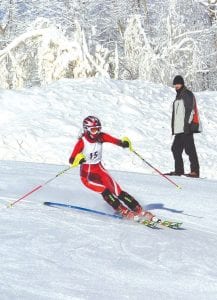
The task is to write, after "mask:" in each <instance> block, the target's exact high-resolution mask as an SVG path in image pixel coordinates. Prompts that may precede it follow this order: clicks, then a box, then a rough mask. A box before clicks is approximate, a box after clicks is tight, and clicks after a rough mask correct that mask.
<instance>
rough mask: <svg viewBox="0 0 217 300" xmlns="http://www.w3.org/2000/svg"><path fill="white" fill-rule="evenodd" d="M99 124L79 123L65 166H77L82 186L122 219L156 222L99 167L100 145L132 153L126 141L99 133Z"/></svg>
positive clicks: (90, 120) (92, 120)
mask: <svg viewBox="0 0 217 300" xmlns="http://www.w3.org/2000/svg"><path fill="white" fill-rule="evenodd" d="M101 128H102V127H101V122H100V120H99V119H98V118H97V117H94V116H88V117H86V118H85V119H84V120H83V133H82V135H81V136H80V137H79V139H78V142H77V143H76V145H75V147H74V150H73V152H72V154H71V156H70V159H69V163H70V164H72V166H73V167H75V166H78V165H80V176H81V181H82V183H83V184H84V185H85V186H86V187H87V188H89V189H91V190H93V191H95V192H98V193H100V194H101V195H102V197H103V199H104V200H105V201H106V202H107V203H108V204H109V205H111V206H112V207H113V208H114V209H115V210H116V211H117V212H118V213H120V214H121V215H122V216H123V217H124V218H127V219H134V220H138V218H143V219H144V218H145V219H147V220H150V221H154V222H157V221H158V218H157V217H155V216H154V215H153V214H152V213H151V212H148V211H145V210H143V208H142V206H141V205H140V204H139V203H138V201H136V200H135V199H134V197H132V196H131V195H130V194H128V193H127V192H126V191H123V190H122V189H121V187H120V185H119V184H118V183H117V182H116V181H115V180H114V179H113V178H112V177H111V176H110V174H109V173H108V172H107V170H106V169H105V168H104V167H103V166H102V163H101V158H102V144H103V143H106V142H107V143H112V144H115V145H117V146H121V147H123V148H129V149H130V150H131V149H132V144H131V141H130V140H129V138H127V137H124V138H122V139H117V138H115V137H112V136H110V135H109V134H107V133H104V132H101Z"/></svg>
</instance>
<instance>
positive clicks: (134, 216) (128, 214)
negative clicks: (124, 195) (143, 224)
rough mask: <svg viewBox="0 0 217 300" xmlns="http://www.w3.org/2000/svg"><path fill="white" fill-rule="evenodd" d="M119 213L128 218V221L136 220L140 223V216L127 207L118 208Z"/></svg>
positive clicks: (121, 205) (120, 206)
mask: <svg viewBox="0 0 217 300" xmlns="http://www.w3.org/2000/svg"><path fill="white" fill-rule="evenodd" d="M117 212H118V213H119V214H120V215H122V217H123V218H126V219H128V220H134V221H139V216H138V214H137V213H136V212H135V211H132V210H129V209H128V208H127V207H126V206H124V205H123V204H120V205H119V206H118V208H117Z"/></svg>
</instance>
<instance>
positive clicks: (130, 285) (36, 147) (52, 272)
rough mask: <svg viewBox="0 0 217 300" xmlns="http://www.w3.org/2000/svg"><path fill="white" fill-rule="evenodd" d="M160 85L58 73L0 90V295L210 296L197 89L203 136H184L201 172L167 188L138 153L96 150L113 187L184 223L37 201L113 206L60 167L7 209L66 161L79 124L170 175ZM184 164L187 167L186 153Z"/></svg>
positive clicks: (210, 227) (207, 195)
mask: <svg viewBox="0 0 217 300" xmlns="http://www.w3.org/2000/svg"><path fill="white" fill-rule="evenodd" d="M174 95H175V94H174V91H173V90H172V88H170V87H166V86H163V85H157V84H153V83H150V82H144V81H129V82H127V81H123V82H119V81H112V80H107V79H100V78H99V79H89V80H74V81H73V80H61V81H59V82H56V83H53V84H51V85H49V86H48V87H44V88H34V89H29V90H27V89H26V90H19V91H9V90H1V91H0V103H1V105H0V111H1V119H0V127H1V137H0V149H1V151H0V159H1V161H0V173H1V180H0V199H1V202H0V214H1V218H0V242H1V247H0V266H1V271H0V295H1V296H0V299H3V300H7V299H22V300H23V299H24V300H25V299H31V300H32V299H33V300H34V299H37V300H38V299H40V300H41V299H61V300H67V299H70V300H71V299H94V300H95V299H136V300H137V299H145V298H146V299H160V300H162V299H163V300H164V299H167V300H168V299H197V300H198V299H201V300H202V299H208V300H209V299H210V300H212V299H216V294H217V282H216V277H217V252H216V245H217V230H216V227H217V219H216V211H217V196H216V178H217V171H216V160H217V157H216V156H217V155H216V146H217V141H216V138H215V137H216V120H215V118H216V115H217V112H216V101H217V92H209V91H206V92H203V93H197V94H196V97H197V100H198V106H199V111H200V115H201V119H202V122H203V128H204V132H203V133H202V134H198V135H195V141H196V145H197V150H198V155H199V160H200V164H201V176H202V177H206V179H189V178H172V179H173V180H174V181H175V182H176V183H177V184H179V185H181V186H182V189H181V190H180V189H177V188H175V187H174V186H173V185H172V184H170V183H169V182H168V181H167V180H165V179H164V178H162V177H161V176H160V175H158V174H156V172H154V171H153V170H152V169H150V167H148V166H147V165H145V164H144V163H142V162H141V161H140V160H139V159H138V158H137V157H134V156H133V154H131V153H129V151H128V150H127V149H122V148H120V147H116V146H114V145H105V146H104V150H105V151H104V165H105V166H106V168H107V169H109V172H111V174H112V175H113V177H114V178H115V179H116V180H117V181H118V182H119V183H120V185H121V186H122V188H123V189H124V190H127V191H128V192H129V193H131V194H132V195H134V196H135V197H136V198H137V199H138V200H139V202H140V203H141V204H142V205H143V206H144V207H145V208H146V209H148V210H151V211H152V212H154V213H156V214H157V215H158V216H161V217H162V218H169V219H174V220H179V221H183V230H180V231H175V230H171V229H167V228H166V229H162V230H152V229H149V228H147V227H145V226H142V225H139V224H134V223H131V222H129V221H122V220H116V219H111V218H108V217H102V216H97V215H93V214H88V213H84V212H77V211H73V210H70V209H56V208H49V207H46V206H44V205H43V202H44V201H53V202H60V203H67V204H73V205H79V206H84V207H88V208H91V209H97V210H102V211H104V212H107V213H112V209H111V208H110V207H109V206H108V205H107V204H106V203H105V202H104V201H103V200H102V199H101V196H100V195H98V194H95V193H93V192H91V191H89V190H87V189H86V188H85V187H84V186H83V185H82V184H81V182H80V179H79V169H71V170H70V171H68V172H67V173H65V174H64V175H62V176H59V177H57V178H56V179H54V180H53V181H52V182H50V183H49V184H47V185H45V186H44V187H43V188H41V189H40V190H39V191H37V192H35V193H33V194H31V196H29V197H27V198H26V199H23V200H22V201H20V202H19V203H17V204H16V205H15V206H14V207H13V208H7V204H8V203H10V202H13V201H15V200H17V199H19V198H20V197H21V196H22V195H24V194H25V193H27V192H29V191H31V190H32V189H33V188H35V187H36V186H38V185H41V184H43V183H44V182H46V181H47V180H49V179H50V178H52V177H54V176H55V175H56V174H57V173H59V172H60V171H61V170H63V169H65V168H66V167H67V165H68V157H69V155H70V153H71V151H72V148H73V145H74V144H75V142H76V137H77V135H78V133H79V129H80V128H81V123H82V120H83V118H84V117H85V116H87V115H89V114H94V115H97V116H98V117H99V118H100V119H101V120H102V124H103V130H104V131H105V132H108V133H110V134H112V135H114V136H117V137H122V136H128V137H130V138H131V140H132V142H133V146H134V148H135V149H136V150H137V151H138V152H139V153H140V154H141V155H142V156H144V158H145V159H147V160H148V161H149V162H150V163H152V164H153V165H154V166H155V167H156V168H159V169H160V170H161V171H168V170H173V158H172V154H171V152H170V147H171V143H172V138H171V132H170V115H171V103H172V100H173V98H174ZM185 164H186V171H188V170H189V162H188V160H187V158H186V157H185Z"/></svg>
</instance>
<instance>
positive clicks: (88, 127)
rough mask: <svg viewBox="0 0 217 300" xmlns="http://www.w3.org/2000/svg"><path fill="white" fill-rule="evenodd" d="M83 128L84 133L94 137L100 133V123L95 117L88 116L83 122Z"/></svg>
mask: <svg viewBox="0 0 217 300" xmlns="http://www.w3.org/2000/svg"><path fill="white" fill-rule="evenodd" d="M83 128H84V131H88V132H90V133H91V134H92V135H96V134H98V133H99V132H100V131H101V122H100V120H99V119H98V118H97V117H94V116H88V117H86V118H85V119H84V120H83Z"/></svg>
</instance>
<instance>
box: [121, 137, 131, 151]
mask: <svg viewBox="0 0 217 300" xmlns="http://www.w3.org/2000/svg"><path fill="white" fill-rule="evenodd" d="M121 142H122V145H121V146H122V147H123V148H129V149H130V151H133V146H132V143H131V141H130V139H129V138H128V137H126V136H125V137H123V138H122V139H121Z"/></svg>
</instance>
